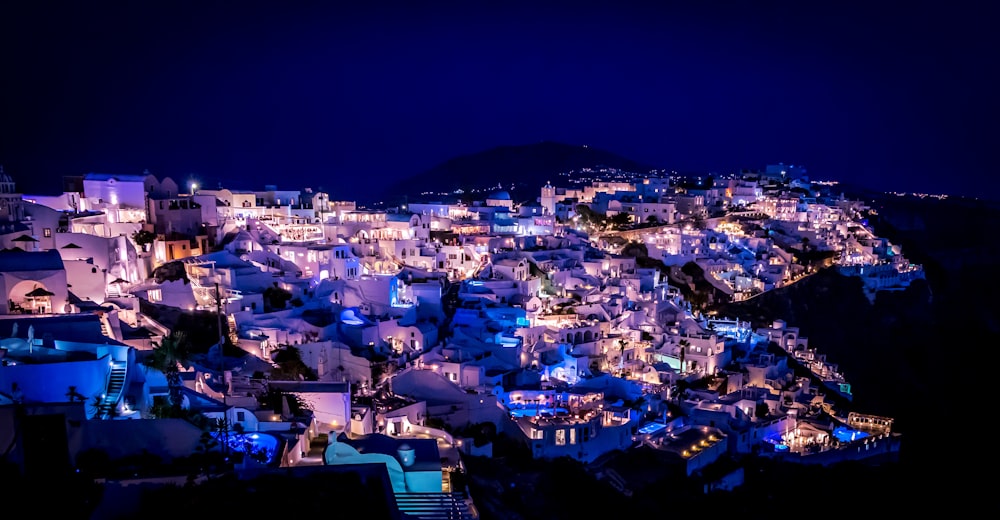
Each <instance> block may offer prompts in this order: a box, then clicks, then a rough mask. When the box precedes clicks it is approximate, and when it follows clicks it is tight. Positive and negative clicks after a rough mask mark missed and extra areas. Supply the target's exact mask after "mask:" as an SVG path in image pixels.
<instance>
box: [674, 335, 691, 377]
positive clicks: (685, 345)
mask: <svg viewBox="0 0 1000 520" xmlns="http://www.w3.org/2000/svg"><path fill="white" fill-rule="evenodd" d="M677 344H678V345H680V347H681V352H680V359H681V372H683V371H684V358H685V357H687V349H688V347H690V346H691V342H690V341H688V340H686V339H683V338H681V340H680V341H678V342H677Z"/></svg>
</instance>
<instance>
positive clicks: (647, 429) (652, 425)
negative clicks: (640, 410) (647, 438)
mask: <svg viewBox="0 0 1000 520" xmlns="http://www.w3.org/2000/svg"><path fill="white" fill-rule="evenodd" d="M666 427H667V425H666V424H663V423H658V422H649V423H646V424H644V425H642V426H640V427H639V433H640V434H642V435H652V434H654V433H656V432H658V431H661V430H663V429H665V428H666Z"/></svg>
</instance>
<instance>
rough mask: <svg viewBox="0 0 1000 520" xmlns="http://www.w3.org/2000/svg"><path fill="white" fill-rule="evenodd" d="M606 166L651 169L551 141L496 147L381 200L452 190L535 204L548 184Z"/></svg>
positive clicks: (390, 190)
mask: <svg viewBox="0 0 1000 520" xmlns="http://www.w3.org/2000/svg"><path fill="white" fill-rule="evenodd" d="M600 166H606V167H610V168H617V169H621V170H625V171H629V172H637V173H645V172H648V171H650V170H652V169H654V167H652V166H649V165H644V164H640V163H638V162H635V161H633V160H631V159H627V158H625V157H622V156H620V155H617V154H614V153H611V152H608V151H604V150H599V149H597V148H593V147H588V146H579V145H570V144H564V143H557V142H552V141H543V142H540V143H535V144H527V145H516V146H498V147H496V148H491V149H489V150H485V151H482V152H478V153H473V154H469V155H463V156H459V157H455V158H453V159H450V160H448V161H445V162H443V163H441V164H439V165H437V166H435V167H434V168H431V169H430V170H427V171H425V172H423V173H420V174H417V175H414V176H412V177H410V178H408V179H406V180H404V181H401V182H398V183H395V184H394V185H392V186H389V187H387V189H386V191H385V198H386V199H387V200H398V199H400V198H401V197H403V196H407V197H410V199H411V200H412V199H414V198H417V197H418V196H419V194H421V193H423V192H426V191H434V192H438V193H440V192H448V193H451V192H454V191H455V190H457V189H462V190H464V191H465V192H470V191H472V190H479V191H483V190H487V192H488V191H492V190H495V189H501V187H502V189H504V190H506V191H508V192H510V194H511V196H512V197H514V199H515V200H518V201H521V200H534V197H536V196H537V194H538V189H539V188H541V187H542V185H544V184H545V182H546V181H552V182H553V183H556V182H557V179H556V176H557V175H558V174H560V173H566V172H571V171H578V170H580V169H582V168H596V167H600Z"/></svg>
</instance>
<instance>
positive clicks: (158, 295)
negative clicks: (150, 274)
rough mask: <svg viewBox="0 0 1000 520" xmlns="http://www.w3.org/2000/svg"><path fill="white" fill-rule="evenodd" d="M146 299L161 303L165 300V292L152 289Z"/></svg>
mask: <svg viewBox="0 0 1000 520" xmlns="http://www.w3.org/2000/svg"><path fill="white" fill-rule="evenodd" d="M146 299H148V300H149V301H151V302H158V301H161V300H163V292H162V291H161V290H160V289H150V290H149V292H147V293H146Z"/></svg>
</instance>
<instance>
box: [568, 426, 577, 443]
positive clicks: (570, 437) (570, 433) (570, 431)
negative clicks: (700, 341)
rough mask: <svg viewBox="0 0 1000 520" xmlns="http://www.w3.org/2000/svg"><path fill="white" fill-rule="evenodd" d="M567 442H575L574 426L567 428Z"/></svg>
mask: <svg viewBox="0 0 1000 520" xmlns="http://www.w3.org/2000/svg"><path fill="white" fill-rule="evenodd" d="M569 443H570V444H576V428H570V430H569Z"/></svg>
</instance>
